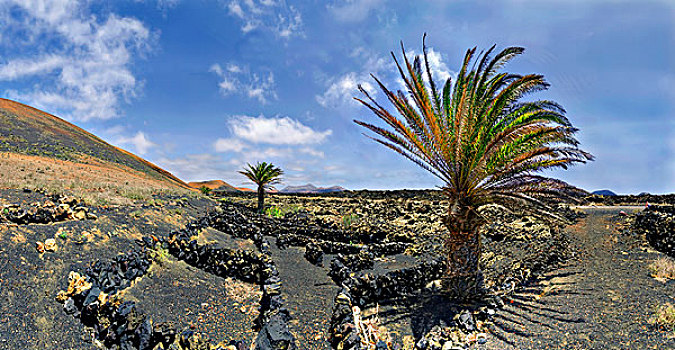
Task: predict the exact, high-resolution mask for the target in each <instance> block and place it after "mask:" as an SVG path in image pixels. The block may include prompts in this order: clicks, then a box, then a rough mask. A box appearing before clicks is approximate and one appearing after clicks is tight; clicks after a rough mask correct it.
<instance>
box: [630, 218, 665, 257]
mask: <svg viewBox="0 0 675 350" xmlns="http://www.w3.org/2000/svg"><path fill="white" fill-rule="evenodd" d="M632 229H633V231H635V232H637V233H642V234H645V237H646V238H647V241H648V242H649V244H651V245H652V246H653V247H654V248H655V249H656V250H658V251H661V252H663V253H665V254H667V255H669V256H671V257H675V206H672V205H669V206H666V205H663V206H656V205H651V206H649V207H647V208H646V209H645V210H643V211H641V212H640V213H638V214H637V215H636V217H635V221H634V222H633V227H632Z"/></svg>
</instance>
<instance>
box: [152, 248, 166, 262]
mask: <svg viewBox="0 0 675 350" xmlns="http://www.w3.org/2000/svg"><path fill="white" fill-rule="evenodd" d="M150 258H151V259H152V260H153V261H154V262H156V263H158V264H159V265H161V266H163V265H164V264H165V263H166V262H167V261H168V260H169V251H168V250H167V249H164V248H162V247H159V246H158V247H156V248H155V249H153V250H151V251H150Z"/></svg>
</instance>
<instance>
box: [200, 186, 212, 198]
mask: <svg viewBox="0 0 675 350" xmlns="http://www.w3.org/2000/svg"><path fill="white" fill-rule="evenodd" d="M199 192H201V193H202V194H203V195H205V196H208V195H209V193H211V189H210V188H208V187H206V186H202V187H200V188H199Z"/></svg>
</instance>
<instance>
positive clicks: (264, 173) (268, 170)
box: [239, 162, 284, 213]
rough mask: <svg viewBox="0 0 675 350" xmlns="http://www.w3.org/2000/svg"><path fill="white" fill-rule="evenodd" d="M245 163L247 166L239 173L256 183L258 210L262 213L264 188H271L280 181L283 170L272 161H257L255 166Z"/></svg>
mask: <svg viewBox="0 0 675 350" xmlns="http://www.w3.org/2000/svg"><path fill="white" fill-rule="evenodd" d="M246 165H247V168H244V170H243V171H240V172H239V173H240V174H243V175H245V176H246V177H248V178H249V179H250V180H251V181H253V182H255V184H256V185H258V212H261V213H262V212H263V209H264V208H265V189H273V188H274V186H273V185H275V184H278V183H280V182H281V175H283V174H284V172H283V171H282V170H281V169H279V168H277V167H275V166H274V165H273V164H272V163H266V162H262V163H260V162H258V163H257V164H256V165H255V166H252V165H251V164H248V163H246Z"/></svg>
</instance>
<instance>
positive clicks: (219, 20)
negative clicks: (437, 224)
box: [0, 0, 675, 193]
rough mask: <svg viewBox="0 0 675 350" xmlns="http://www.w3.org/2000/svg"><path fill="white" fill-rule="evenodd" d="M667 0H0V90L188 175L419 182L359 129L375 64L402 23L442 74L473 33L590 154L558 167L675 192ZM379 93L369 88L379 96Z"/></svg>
mask: <svg viewBox="0 0 675 350" xmlns="http://www.w3.org/2000/svg"><path fill="white" fill-rule="evenodd" d="M674 4H675V3H674V2H672V1H666V0H662V1H649V0H641V1H638V0H636V1H618V0H617V1H600V0H598V1H594V0H585V1H581V0H579V1H577V0H568V1H530V0H504V1H414V2H413V1H387V0H351V1H318V0H315V1H283V0H213V1H207V0H154V1H142V0H128V1H123V0H120V1H105V2H97V1H77V0H52V1H47V0H16V1H13V0H0V96H2V97H6V98H11V99H15V100H18V101H21V102H24V103H27V104H30V105H33V106H35V107H38V108H41V109H43V110H45V111H47V112H50V113H52V114H55V115H57V116H60V117H63V118H65V119H67V120H69V121H72V122H74V123H76V124H77V125H79V126H81V127H83V128H85V129H86V130H89V131H91V132H93V133H95V134H96V135H98V136H100V137H102V138H103V139H104V140H106V141H108V142H111V143H113V144H115V145H119V146H121V147H123V148H125V149H128V150H130V151H132V152H135V153H137V154H139V155H141V156H143V157H145V158H146V159H148V160H150V161H152V162H154V163H156V164H158V165H160V166H162V167H164V168H166V169H167V170H169V171H171V172H173V173H174V174H176V175H177V176H179V177H180V178H182V179H184V180H186V181H192V180H207V179H224V180H226V181H228V182H229V183H231V184H233V185H242V184H246V182H245V180H244V178H243V177H242V176H241V175H239V174H238V173H237V172H236V171H237V170H239V169H241V167H242V165H244V164H245V163H246V162H255V161H258V160H260V161H272V162H274V163H275V164H278V165H279V166H281V167H282V168H283V169H285V170H286V176H285V182H284V185H298V184H303V183H307V182H312V183H314V184H315V185H341V186H344V187H347V188H351V189H360V188H371V189H390V188H429V187H434V186H438V185H441V184H440V183H439V181H438V180H437V179H435V178H434V177H433V176H431V175H429V174H427V173H426V172H425V171H423V170H421V169H418V168H417V167H416V165H414V164H413V163H411V162H409V161H406V160H405V159H403V158H401V157H399V156H398V155H396V154H394V153H393V152H391V151H389V150H387V149H385V148H383V147H381V146H379V145H377V144H375V143H374V142H372V141H370V140H368V139H366V138H365V137H363V136H362V135H361V133H362V132H363V130H361V129H360V128H359V127H358V126H357V125H355V124H354V123H353V122H352V119H354V118H357V119H361V120H366V121H370V122H376V120H375V117H374V116H373V115H371V114H369V112H368V111H367V110H366V109H365V108H364V107H362V106H360V105H358V104H357V103H356V102H355V101H353V100H352V97H353V96H358V91H357V90H356V86H357V84H363V85H364V87H365V88H366V89H371V90H372V91H375V90H374V84H373V81H372V80H371V79H370V78H369V74H370V73H373V74H375V75H376V76H378V77H380V78H382V79H383V80H384V81H385V83H386V84H387V85H389V86H393V87H395V86H397V85H398V84H399V81H398V79H397V77H396V74H395V72H394V71H393V66H392V63H393V62H392V60H391V57H390V56H389V52H390V51H392V50H394V51H395V52H396V53H397V54H399V52H400V51H399V42H400V41H401V40H402V41H403V42H404V43H405V45H406V48H407V50H408V51H409V52H411V53H419V52H420V51H421V44H422V35H423V33H424V32H426V33H428V38H427V43H428V46H429V50H430V56H431V57H432V61H433V62H432V71H433V73H434V74H435V76H437V77H447V76H453V75H454V74H455V70H456V69H458V67H459V65H460V61H461V59H462V57H463V56H464V53H465V51H466V49H467V48H470V47H473V46H478V47H479V48H487V47H489V46H491V45H492V44H497V46H498V47H499V48H503V47H506V46H523V47H525V48H526V51H525V54H524V55H522V56H520V57H518V58H517V59H516V60H514V61H512V63H510V64H509V65H508V66H507V67H506V69H507V70H509V71H514V72H519V73H541V74H544V75H545V76H546V78H547V79H548V80H549V82H550V83H551V84H552V86H551V89H550V90H549V91H546V92H543V93H539V94H537V95H535V97H538V98H549V99H554V100H556V101H557V102H559V103H560V104H562V105H563V106H564V107H565V108H566V109H567V112H568V117H569V118H570V119H571V120H572V122H573V123H574V124H575V126H577V127H578V128H580V129H581V132H580V133H579V135H578V137H579V139H580V140H581V142H582V147H583V148H584V149H586V150H588V151H590V152H591V153H593V154H594V155H595V156H596V161H595V162H592V163H589V164H586V165H580V166H577V167H574V168H572V169H571V170H568V171H564V172H556V173H554V174H553V175H555V176H559V177H561V178H563V179H565V180H567V181H569V182H571V183H572V184H575V185H577V186H581V187H583V188H586V189H589V190H595V189H602V188H609V189H612V190H614V191H616V192H619V193H637V192H642V191H648V192H652V193H666V192H675V117H674V114H673V113H674V112H675V111H674V108H673V107H674V106H675V102H674V101H675V99H674V97H675V5H674ZM377 96H379V97H380V98H381V96H380V95H377Z"/></svg>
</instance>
